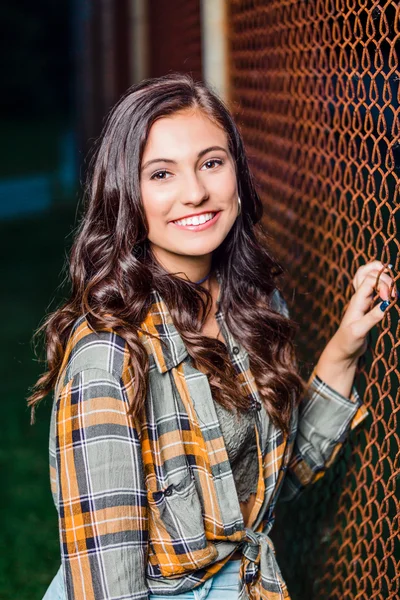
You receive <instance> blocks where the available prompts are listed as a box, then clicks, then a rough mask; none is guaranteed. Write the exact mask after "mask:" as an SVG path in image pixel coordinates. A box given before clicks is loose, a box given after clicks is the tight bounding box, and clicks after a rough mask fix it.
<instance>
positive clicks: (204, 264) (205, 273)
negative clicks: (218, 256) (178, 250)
mask: <svg viewBox="0 0 400 600" xmlns="http://www.w3.org/2000/svg"><path fill="white" fill-rule="evenodd" d="M152 251H153V254H154V257H155V259H156V260H157V262H158V263H159V264H160V265H161V266H162V267H163V268H164V269H165V270H166V271H168V272H169V273H173V274H174V275H175V276H176V277H181V278H182V279H186V280H189V281H192V282H193V283H200V282H203V281H204V283H207V280H208V278H209V277H210V275H211V258H212V254H211V253H210V254H206V255H204V256H182V255H180V254H172V253H171V252H166V251H164V250H163V249H161V248H159V247H157V246H153V247H152Z"/></svg>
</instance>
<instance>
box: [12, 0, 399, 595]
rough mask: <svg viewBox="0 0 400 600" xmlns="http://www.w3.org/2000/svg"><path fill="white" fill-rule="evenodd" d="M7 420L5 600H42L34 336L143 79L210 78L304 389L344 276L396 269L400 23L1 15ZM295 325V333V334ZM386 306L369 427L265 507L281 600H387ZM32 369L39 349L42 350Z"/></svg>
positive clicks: (218, 3)
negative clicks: (274, 506) (297, 494)
mask: <svg viewBox="0 0 400 600" xmlns="http://www.w3.org/2000/svg"><path fill="white" fill-rule="evenodd" d="M0 14H1V20H2V25H3V27H2V31H3V34H2V36H1V39H0V44H1V45H2V52H1V61H2V80H1V84H2V93H1V102H2V111H1V130H2V144H1V150H0V151H1V160H0V245H1V250H2V252H1V256H2V272H3V276H2V283H3V292H2V294H1V304H2V314H3V316H4V321H3V326H2V336H3V343H2V350H1V352H2V356H1V361H0V365H1V367H0V368H1V370H2V374H1V375H2V377H1V380H2V381H3V415H4V417H5V419H4V421H3V427H2V435H1V445H0V460H1V473H2V475H3V478H4V480H5V485H4V486H3V492H2V494H1V496H0V503H1V509H2V513H1V514H2V515H3V518H2V525H1V533H0V536H1V547H2V551H1V556H0V598H1V600H11V599H12V600H15V599H16V598H18V600H28V599H29V600H33V599H36V598H37V599H38V600H40V599H41V598H42V596H43V594H44V592H45V589H46V588H47V586H48V584H49V583H50V580H51V578H52V577H53V575H54V574H55V572H56V570H57V568H58V566H59V561H60V551H59V543H58V530H57V515H56V511H55V508H54V506H53V504H52V498H51V494H50V485H49V478H48V456H47V444H48V433H49V417H50V409H51V402H52V399H51V398H50V397H49V398H47V400H46V401H45V402H43V403H42V405H41V407H40V408H39V409H38V411H37V417H36V421H37V422H36V424H35V425H34V426H31V425H30V424H29V421H30V414H29V411H28V410H27V408H26V404H25V399H26V397H27V395H28V393H29V388H30V386H31V385H33V383H34V382H35V380H36V378H37V377H38V375H39V374H40V373H41V372H42V371H43V369H44V367H45V365H44V363H43V362H39V360H38V359H37V357H36V356H35V353H34V348H33V344H32V335H33V333H34V331H35V329H36V328H37V327H38V326H39V325H40V324H41V322H42V321H43V319H44V316H45V314H47V312H48V311H50V310H54V309H55V308H56V307H57V306H58V304H59V303H60V302H61V300H62V299H63V298H64V297H65V296H66V295H67V294H68V284H67V283H65V282H64V275H65V271H64V270H63V267H64V264H65V259H66V256H67V254H68V250H69V248H70V245H71V243H72V238H73V232H74V228H75V226H76V224H77V219H78V218H79V215H80V212H81V209H82V202H81V182H82V180H83V178H84V174H85V167H86V164H87V153H88V150H89V149H90V147H91V146H92V144H93V142H94V140H95V139H96V137H97V136H98V135H99V134H100V131H101V127H102V123H103V121H104V119H105V116H106V114H107V112H108V111H109V109H110V108H111V106H112V105H113V103H114V102H115V101H116V100H117V99H118V97H119V96H120V95H121V94H122V93H123V92H124V91H125V90H126V89H127V88H128V87H129V85H131V84H132V83H135V82H138V81H140V80H141V79H143V78H145V77H153V76H157V75H161V74H164V73H168V72H171V71H182V72H189V73H191V74H192V75H193V76H194V77H195V78H196V79H203V80H205V81H206V82H207V83H208V84H209V85H211V86H213V88H214V89H215V91H217V93H219V94H220V95H221V97H222V98H223V99H224V100H225V101H226V102H227V103H228V105H229V106H230V108H231V110H232V111H233V113H234V115H235V117H236V119H237V122H238V124H239V126H240V129H241V131H242V133H243V136H244V139H245V143H246V148H247V151H248V154H249V158H250V163H251V167H252V169H253V172H254V175H255V177H256V181H257V186H258V190H259V193H260V195H261V198H262V200H263V203H264V207H265V214H264V221H265V226H266V227H267V229H268V231H269V234H270V244H271V250H272V252H274V253H275V255H276V256H277V257H278V258H279V259H280V260H281V261H282V262H283V264H284V265H285V266H286V268H287V274H286V276H285V281H284V282H283V285H284V289H285V290H286V298H287V300H288V304H289V307H290V309H291V312H292V315H293V317H294V318H295V319H296V320H297V321H298V323H299V325H300V333H299V339H298V348H299V357H300V364H301V368H302V370H303V375H304V376H307V373H309V372H310V371H311V368H312V366H313V364H315V361H316V360H317V358H318V356H319V353H320V352H321V350H322V348H323V347H324V345H325V343H326V341H327V340H328V339H329V338H330V337H331V336H332V335H333V333H334V331H335V330H336V328H337V326H338V324H339V322H340V318H341V315H342V312H343V309H344V307H345V305H346V303H347V302H348V300H349V299H350V296H351V293H352V290H351V279H352V278H353V276H354V274H355V272H356V270H357V268H358V267H359V266H360V265H361V264H364V263H365V262H367V261H368V260H371V259H373V258H378V259H379V260H382V261H383V262H385V263H386V264H387V263H391V264H392V265H393V275H394V277H395V280H396V282H397V285H398V286H399V285H400V282H398V269H399V266H400V265H399V237H398V226H399V210H398V209H399V196H398V193H399V175H400V141H399V131H400V109H399V99H400V93H399V80H400V69H399V36H400V8H399V3H398V2H393V1H390V0H380V2H378V1H373V0H371V1H365V0H364V1H363V2H359V3H357V2H349V1H347V0H337V1H336V2H332V1H331V0H309V1H308V2H303V1H296V0H281V1H278V2H276V1H273V0H271V1H268V0H265V1H262V0H231V1H228V0H202V1H200V0H168V2H165V1H163V0H114V1H113V0H59V1H58V2H57V3H55V2H50V0H36V2H34V3H32V2H28V1H27V0H20V1H19V2H18V3H17V2H11V0H5V1H4V2H3V4H2V9H1V13H0ZM305 317H306V318H305ZM398 317H399V307H398V305H397V304H395V303H393V305H392V306H391V307H390V308H389V309H388V311H387V314H386V315H385V318H384V320H383V321H382V323H381V324H380V325H379V327H377V328H375V330H374V331H373V332H372V335H371V339H370V347H369V349H368V351H367V353H366V355H365V356H364V357H363V359H362V361H361V363H360V371H359V373H358V375H357V386H358V389H359V391H360V394H361V395H362V397H363V399H364V402H365V403H366V404H367V406H368V408H369V412H370V415H369V417H368V420H367V422H365V423H364V424H363V425H362V426H361V428H360V430H359V431H355V432H353V434H352V435H351V436H350V440H349V442H348V443H347V444H346V447H345V450H344V452H343V453H342V455H341V457H340V459H339V460H338V461H337V462H336V464H335V466H334V467H333V468H332V469H331V470H330V472H329V474H328V475H327V476H325V477H324V478H323V479H322V480H321V481H319V482H318V483H316V484H315V485H314V486H313V489H312V490H310V491H307V492H306V493H305V494H304V495H303V496H302V498H300V500H299V501H298V502H296V503H295V504H293V505H290V506H289V505H288V506H284V505H282V507H280V508H278V511H277V523H276V526H275V532H274V535H273V538H274V541H275V543H276V547H277V554H278V560H279V562H280V564H281V566H282V571H283V574H284V576H285V578H286V580H287V582H288V585H289V589H290V590H291V595H292V598H293V600H313V599H317V598H318V599H320V598H324V599H332V600H333V599H335V600H342V599H349V600H350V599H355V598H357V599H360V600H370V599H371V598H375V599H379V600H381V599H382V600H383V599H385V600H386V599H395V598H398V597H399V596H400V578H399V572H400V569H399V566H400V565H399V560H400V548H399V537H398V529H397V528H396V527H395V524H396V522H397V517H398V513H399V493H398V492H399V487H398V486H399V481H400V470H399V460H398V459H399V431H400V428H399V364H398V357H399V352H398V349H399V325H398ZM38 350H39V356H40V357H41V358H44V356H45V355H44V348H43V347H39V348H38Z"/></svg>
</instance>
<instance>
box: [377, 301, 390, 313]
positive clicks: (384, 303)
mask: <svg viewBox="0 0 400 600" xmlns="http://www.w3.org/2000/svg"><path fill="white" fill-rule="evenodd" d="M389 304H390V302H389V300H384V301H383V302H382V303H381V304H380V305H379V308H380V309H381V310H382V311H384V310H386V309H387V307H388V306H389Z"/></svg>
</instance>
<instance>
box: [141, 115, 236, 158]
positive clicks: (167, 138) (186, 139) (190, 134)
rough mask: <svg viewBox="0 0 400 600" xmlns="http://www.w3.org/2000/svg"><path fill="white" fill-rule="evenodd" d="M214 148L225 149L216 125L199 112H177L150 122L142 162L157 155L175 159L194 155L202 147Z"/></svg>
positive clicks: (219, 129) (223, 137) (222, 133)
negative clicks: (174, 157) (190, 154)
mask: <svg viewBox="0 0 400 600" xmlns="http://www.w3.org/2000/svg"><path fill="white" fill-rule="evenodd" d="M217 145H218V146H222V147H224V148H226V149H228V142H227V135H226V132H225V130H224V129H223V128H222V127H221V126H220V125H218V124H216V123H215V121H213V120H211V119H210V117H208V116H207V115H206V114H205V113H204V112H203V111H201V110H193V109H190V110H185V111H179V112H176V113H174V114H172V115H168V116H165V117H161V118H159V119H157V121H155V122H154V123H153V125H152V126H151V128H150V131H149V135H148V137H147V141H146V145H145V149H144V153H143V162H146V161H147V160H151V159H152V158H154V157H153V154H154V155H156V154H157V157H158V155H159V154H160V152H162V153H163V154H166V153H168V155H172V154H174V155H176V156H177V157H178V156H181V155H182V156H183V155H184V156H186V155H187V153H188V152H190V153H193V154H197V152H198V151H201V150H202V149H204V148H206V147H211V146H217ZM160 156H161V155H160ZM171 157H172V156H171ZM172 158H173V157H172Z"/></svg>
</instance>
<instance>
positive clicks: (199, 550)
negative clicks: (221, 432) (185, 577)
mask: <svg viewBox="0 0 400 600" xmlns="http://www.w3.org/2000/svg"><path fill="white" fill-rule="evenodd" d="M147 500H148V507H149V545H150V552H149V561H150V563H151V564H152V565H153V567H156V570H157V571H158V570H159V572H160V574H161V575H163V576H170V577H171V576H174V575H175V576H179V575H181V574H182V573H185V572H187V571H191V570H196V569H199V568H202V567H204V566H206V565H207V564H209V563H210V562H211V561H212V559H214V558H216V557H217V555H218V552H217V550H216V548H215V546H214V545H213V544H212V543H211V542H209V541H208V540H207V539H206V534H205V530H204V522H203V515H202V508H201V503H200V499H199V496H198V493H197V490H196V486H195V483H194V480H193V478H192V475H191V473H190V472H188V473H187V474H185V475H184V476H183V477H182V479H180V480H179V481H177V482H176V483H172V484H171V485H169V486H168V487H166V488H164V489H161V490H158V491H150V490H149V491H148V492H147Z"/></svg>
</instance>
